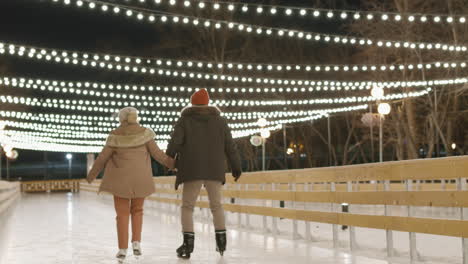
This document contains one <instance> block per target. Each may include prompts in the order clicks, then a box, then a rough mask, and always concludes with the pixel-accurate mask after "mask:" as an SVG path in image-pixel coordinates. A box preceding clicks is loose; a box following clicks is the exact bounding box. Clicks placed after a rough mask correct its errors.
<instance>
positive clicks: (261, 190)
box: [81, 156, 468, 264]
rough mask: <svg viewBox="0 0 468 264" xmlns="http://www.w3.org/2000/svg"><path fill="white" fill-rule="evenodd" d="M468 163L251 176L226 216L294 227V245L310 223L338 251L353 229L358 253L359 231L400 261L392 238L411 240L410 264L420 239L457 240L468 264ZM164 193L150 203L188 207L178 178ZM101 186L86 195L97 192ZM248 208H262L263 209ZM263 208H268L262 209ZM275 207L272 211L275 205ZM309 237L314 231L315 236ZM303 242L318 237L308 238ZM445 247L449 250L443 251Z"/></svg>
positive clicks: (164, 181)
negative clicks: (396, 210)
mask: <svg viewBox="0 0 468 264" xmlns="http://www.w3.org/2000/svg"><path fill="white" fill-rule="evenodd" d="M466 178H468V156H462V157H450V158H440V159H426V160H411V161H401V162H385V163H377V164H364V165H352V166H343V167H330V168H317V169H304V170H287V171H268V172H255V173H245V174H244V175H243V176H242V177H241V179H240V180H239V182H237V183H234V182H233V179H232V177H231V176H230V175H229V174H228V175H227V183H226V185H225V187H224V190H223V194H224V197H228V198H232V199H231V203H226V204H224V208H225V210H226V211H230V212H233V213H237V214H239V218H238V219H239V220H238V221H241V217H240V215H245V218H246V221H247V222H248V221H249V220H248V219H249V215H260V216H262V217H263V219H264V221H263V225H264V230H269V229H268V228H267V226H266V225H267V221H266V218H267V217H270V218H272V219H273V224H272V225H273V226H272V229H271V230H273V232H274V230H277V227H276V220H277V219H279V218H284V219H291V220H292V222H293V228H292V229H293V232H294V237H298V234H296V233H297V232H298V231H297V230H298V228H297V223H298V221H304V222H305V223H306V226H307V230H310V223H311V222H318V223H327V224H331V225H332V230H333V242H334V245H335V246H337V240H338V226H339V225H345V226H349V227H350V232H349V235H350V247H351V250H353V249H354V248H356V241H355V227H363V228H373V229H383V230H386V242H387V254H388V256H393V254H394V249H393V248H394V247H393V233H392V231H402V232H409V233H410V236H409V239H410V249H409V250H410V256H411V259H412V260H417V259H418V253H417V249H416V236H415V234H416V233H424V234H433V235H443V236H453V237H460V238H461V249H462V252H463V264H468V240H467V238H468V221H466V219H464V215H465V213H466V212H467V210H468V209H466V208H468V191H467V180H466ZM154 182H155V185H156V189H157V192H156V194H154V195H152V196H151V197H149V199H150V200H154V201H157V202H160V203H167V204H180V196H181V191H180V190H179V191H176V190H175V189H174V182H175V177H160V178H155V179H154ZM98 185H99V181H97V182H95V183H93V185H88V184H87V183H84V182H83V183H82V185H81V189H82V190H85V191H92V192H96V191H97V187H98ZM206 196H207V193H206V191H202V192H201V198H200V201H199V202H198V203H197V206H199V207H201V208H208V207H209V204H208V202H207V201H205V200H206ZM245 201H255V202H256V204H255V205H251V204H246V203H245ZM279 201H282V202H287V203H288V205H286V206H285V207H286V208H279V207H278V206H272V205H274V204H279ZM258 203H260V204H263V205H262V206H259V205H258ZM299 203H300V204H313V203H323V204H330V205H331V208H332V210H331V211H327V212H325V211H316V210H304V209H298V208H297V206H296V205H297V204H299ZM267 204H268V205H267ZM342 204H346V205H348V206H349V208H350V209H352V208H354V206H356V207H357V206H362V205H374V206H383V207H384V213H383V215H375V214H374V215H372V214H357V213H353V212H352V210H351V211H350V213H347V212H339V208H341V205H342ZM389 206H400V207H401V208H403V209H402V210H405V211H406V215H407V216H395V215H391V213H390V210H389ZM422 206H424V207H437V208H458V209H459V210H460V211H459V212H460V214H459V215H460V219H457V220H454V219H440V218H437V219H435V218H430V216H429V217H415V216H414V209H415V208H416V207H422ZM307 232H308V231H307ZM303 237H306V238H307V237H310V234H305V235H304V236H303ZM441 246H442V245H441Z"/></svg>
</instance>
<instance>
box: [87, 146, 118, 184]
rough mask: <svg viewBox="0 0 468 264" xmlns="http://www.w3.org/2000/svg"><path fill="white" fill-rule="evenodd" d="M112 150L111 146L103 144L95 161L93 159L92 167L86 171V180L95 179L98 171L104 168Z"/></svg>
mask: <svg viewBox="0 0 468 264" xmlns="http://www.w3.org/2000/svg"><path fill="white" fill-rule="evenodd" d="M113 152H114V150H113V149H112V148H111V147H108V146H105V147H104V149H102V151H101V153H100V154H99V156H98V157H97V159H96V161H94V164H93V167H92V168H91V170H90V171H89V173H88V176H87V179H88V180H92V181H93V180H95V179H96V178H97V176H98V175H99V173H100V172H101V171H102V170H103V169H104V167H105V166H106V164H107V162H108V161H109V159H110V158H111V157H112V153H113Z"/></svg>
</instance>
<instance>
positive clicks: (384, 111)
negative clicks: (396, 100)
mask: <svg viewBox="0 0 468 264" xmlns="http://www.w3.org/2000/svg"><path fill="white" fill-rule="evenodd" d="M377 110H378V112H379V114H381V115H388V114H390V111H391V110H392V108H391V107H390V105H389V104H388V103H380V104H379V106H378V108H377Z"/></svg>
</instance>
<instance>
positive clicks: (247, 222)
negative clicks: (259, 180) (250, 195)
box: [244, 184, 250, 228]
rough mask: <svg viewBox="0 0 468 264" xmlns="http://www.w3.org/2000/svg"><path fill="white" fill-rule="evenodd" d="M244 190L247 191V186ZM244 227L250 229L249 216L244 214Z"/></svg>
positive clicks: (247, 185)
mask: <svg viewBox="0 0 468 264" xmlns="http://www.w3.org/2000/svg"><path fill="white" fill-rule="evenodd" d="M245 190H246V191H248V190H249V184H246V185H245ZM244 204H246V203H244ZM245 227H246V228H250V214H245Z"/></svg>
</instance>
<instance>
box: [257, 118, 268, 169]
mask: <svg viewBox="0 0 468 264" xmlns="http://www.w3.org/2000/svg"><path fill="white" fill-rule="evenodd" d="M257 125H258V126H259V127H261V128H262V130H261V131H260V136H261V137H262V171H264V170H265V163H266V162H265V154H266V153H265V152H266V151H265V141H266V139H267V138H269V137H270V131H269V130H268V129H263V128H264V127H265V126H266V125H268V121H267V120H266V119H265V118H263V117H262V118H260V119H258V121H257Z"/></svg>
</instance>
